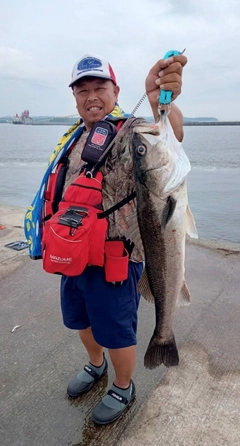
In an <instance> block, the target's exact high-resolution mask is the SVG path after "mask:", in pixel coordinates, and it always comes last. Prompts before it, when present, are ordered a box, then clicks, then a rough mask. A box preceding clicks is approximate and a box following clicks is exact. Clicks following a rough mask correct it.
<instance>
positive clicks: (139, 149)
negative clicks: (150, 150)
mask: <svg viewBox="0 0 240 446" xmlns="http://www.w3.org/2000/svg"><path fill="white" fill-rule="evenodd" d="M146 151H147V148H146V147H145V146H144V145H140V146H138V147H137V153H138V155H145V153H146Z"/></svg>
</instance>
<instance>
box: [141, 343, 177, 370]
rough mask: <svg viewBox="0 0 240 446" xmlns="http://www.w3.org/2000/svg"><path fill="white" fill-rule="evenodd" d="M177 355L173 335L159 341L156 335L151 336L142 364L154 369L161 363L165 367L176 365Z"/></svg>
mask: <svg viewBox="0 0 240 446" xmlns="http://www.w3.org/2000/svg"><path fill="white" fill-rule="evenodd" d="M178 363H179V356H178V349H177V345H176V342H175V338H174V336H173V337H172V338H171V340H169V341H167V342H166V341H165V342H162V341H159V339H158V338H157V337H156V336H154V335H153V336H152V339H151V340H150V342H149V346H148V348H147V351H146V353H145V356H144V365H145V367H146V368H147V369H150V370H152V369H155V368H156V367H159V366H160V365H161V364H164V365H165V366H166V367H172V366H175V365H178Z"/></svg>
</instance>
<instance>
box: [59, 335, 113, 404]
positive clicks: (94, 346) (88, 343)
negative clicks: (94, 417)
mask: <svg viewBox="0 0 240 446" xmlns="http://www.w3.org/2000/svg"><path fill="white" fill-rule="evenodd" d="M79 336H80V339H81V341H82V343H83V345H84V347H85V348H86V350H87V352H88V356H89V363H88V364H87V365H86V366H85V367H84V369H83V370H82V371H81V372H80V373H78V374H77V375H76V376H74V377H73V378H72V379H71V380H70V381H69V384H68V388H67V393H68V395H69V396H72V397H78V396H81V395H83V394H84V393H86V392H88V391H89V390H90V389H91V388H92V387H93V385H94V384H95V383H96V382H97V381H98V380H99V379H100V378H101V377H102V376H103V375H104V374H105V373H106V372H107V369H108V364H107V361H106V359H105V356H104V354H103V348H102V347H101V346H100V345H99V344H98V343H97V342H96V341H95V339H94V337H93V334H92V329H91V327H88V328H86V329H85V330H79Z"/></svg>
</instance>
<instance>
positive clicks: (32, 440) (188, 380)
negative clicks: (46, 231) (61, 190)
mask: <svg viewBox="0 0 240 446" xmlns="http://www.w3.org/2000/svg"><path fill="white" fill-rule="evenodd" d="M22 218H23V210H22V209H17V208H12V207H6V206H0V228H1V227H2V226H4V228H3V229H0V302H1V312H0V334H1V345H0V352H1V364H0V376H1V378H0V392H1V406H0V439H1V440H0V444H1V446H10V445H11V446H30V445H31V446H32V445H37V446H95V445H98V446H113V445H114V446H135V445H137V446H145V445H154V446H155V445H159V446H239V445H240V403H239V401H240V378H239V374H240V346H239V345H240V343H239V339H240V323H239V320H240V297H239V296H240V292H239V290H240V246H239V245H230V244H222V243H209V242H203V241H200V242H198V244H195V243H194V244H192V243H191V244H187V252H186V278H187V283H188V286H189V288H190V290H191V294H192V304H191V305H190V306H188V307H182V308H179V309H178V311H177V316H176V320H175V327H174V328H175V330H174V331H175V336H176V340H177V344H178V347H179V355H180V364H179V366H178V367H174V368H171V369H169V370H167V369H166V368H165V367H164V366H161V367H160V368H158V369H155V370H153V371H149V370H146V369H145V368H144V366H143V356H144V353H145V350H146V347H147V345H148V342H149V339H150V337H151V334H152V331H153V327H154V307H153V306H152V305H151V304H148V303H146V302H145V301H144V300H142V302H141V305H140V310H139V330H138V340H139V341H138V347H137V365H136V369H135V373H134V377H133V378H134V382H135V384H136V388H137V396H136V399H135V401H134V402H133V403H132V404H131V407H129V409H128V410H127V412H126V413H125V414H124V416H123V417H122V418H121V419H119V420H117V421H116V422H115V423H113V424H112V425H109V426H103V427H99V426H95V425H94V423H93V422H92V421H91V412H92V409H93V408H94V406H95V404H96V403H97V401H98V400H99V399H100V398H101V397H102V395H103V394H104V393H105V391H106V389H107V387H109V386H110V385H111V383H112V380H113V378H114V375H113V370H112V367H111V365H110V367H109V373H108V376H105V377H104V379H103V380H102V381H100V383H99V385H98V386H97V387H95V388H94V389H92V391H91V392H89V393H88V394H86V395H85V396H83V397H82V398H78V399H76V400H74V399H71V398H68V397H67V396H66V385H67V382H68V380H69V379H70V378H71V376H72V375H73V374H74V373H76V372H77V371H78V370H80V369H81V367H82V365H83V364H85V362H86V360H87V357H86V354H85V352H84V350H83V348H82V347H81V345H80V342H79V340H78V335H77V333H75V332H72V331H70V330H68V329H66V328H65V327H64V326H63V325H62V321H61V313H60V308H59V296H58V295H59V290H58V289H59V277H56V276H52V275H49V274H46V273H44V272H43V271H42V268H41V261H32V260H30V259H29V258H28V255H27V251H26V250H23V251H19V252H18V251H13V250H11V249H9V248H6V247H5V245H6V244H7V243H9V242H12V241H16V240H20V241H21V240H22V241H23V240H24V236H23V232H22ZM17 326H18V327H17ZM15 327H17V328H15ZM14 328H15V330H14V331H12V330H13V329H14ZM107 356H108V355H107Z"/></svg>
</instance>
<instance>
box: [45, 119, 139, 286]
mask: <svg viewBox="0 0 240 446" xmlns="http://www.w3.org/2000/svg"><path fill="white" fill-rule="evenodd" d="M119 127H120V126H119ZM65 168H66V164H65V162H62V163H61V162H60V163H59V165H58V167H57V169H56V172H55V173H54V174H52V175H53V176H52V178H50V181H49V182H48V188H47V190H46V191H45V199H46V201H48V205H47V206H46V208H45V212H46V213H45V215H46V217H45V219H44V220H43V227H42V234H43V235H42V259H43V268H44V269H45V271H47V272H49V273H52V274H64V275H66V276H77V275H79V274H81V273H82V272H83V270H84V269H85V267H86V266H87V265H96V266H101V267H103V266H104V267H105V276H106V280H107V281H110V282H119V281H123V280H125V279H126V278H127V276H128V260H129V253H128V251H127V249H126V248H125V245H124V242H123V241H121V240H118V241H106V237H107V229H108V222H107V219H106V216H107V215H108V214H110V213H111V212H114V211H115V210H116V209H118V208H119V207H121V206H123V205H124V204H125V203H127V202H129V201H130V200H131V199H132V198H133V197H134V193H133V194H131V195H129V196H128V197H126V198H125V199H124V200H122V201H121V202H120V203H118V204H117V205H115V206H113V207H112V208H111V209H110V210H108V211H105V212H103V208H102V180H103V175H102V173H101V172H97V173H96V175H95V176H94V177H92V176H91V177H88V176H86V175H85V173H86V172H85V171H84V172H82V173H81V174H80V175H79V176H78V177H77V179H76V180H75V181H74V182H73V183H72V184H70V186H68V188H67V189H66V192H65V194H64V197H63V199H62V201H60V203H59V206H58V210H57V212H56V213H54V214H53V212H54V207H53V205H55V206H56V203H57V200H56V199H55V202H54V198H56V195H57V194H58V196H59V190H57V182H58V178H59V175H61V174H62V178H64V180H65V176H64V175H65V173H63V172H66V169H65ZM61 172H62V173H61ZM62 186H63V185H62ZM59 189H61V187H60V188H59ZM56 190H57V193H56ZM49 214H50V215H49ZM52 214H53V215H52ZM49 217H50V218H49Z"/></svg>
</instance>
